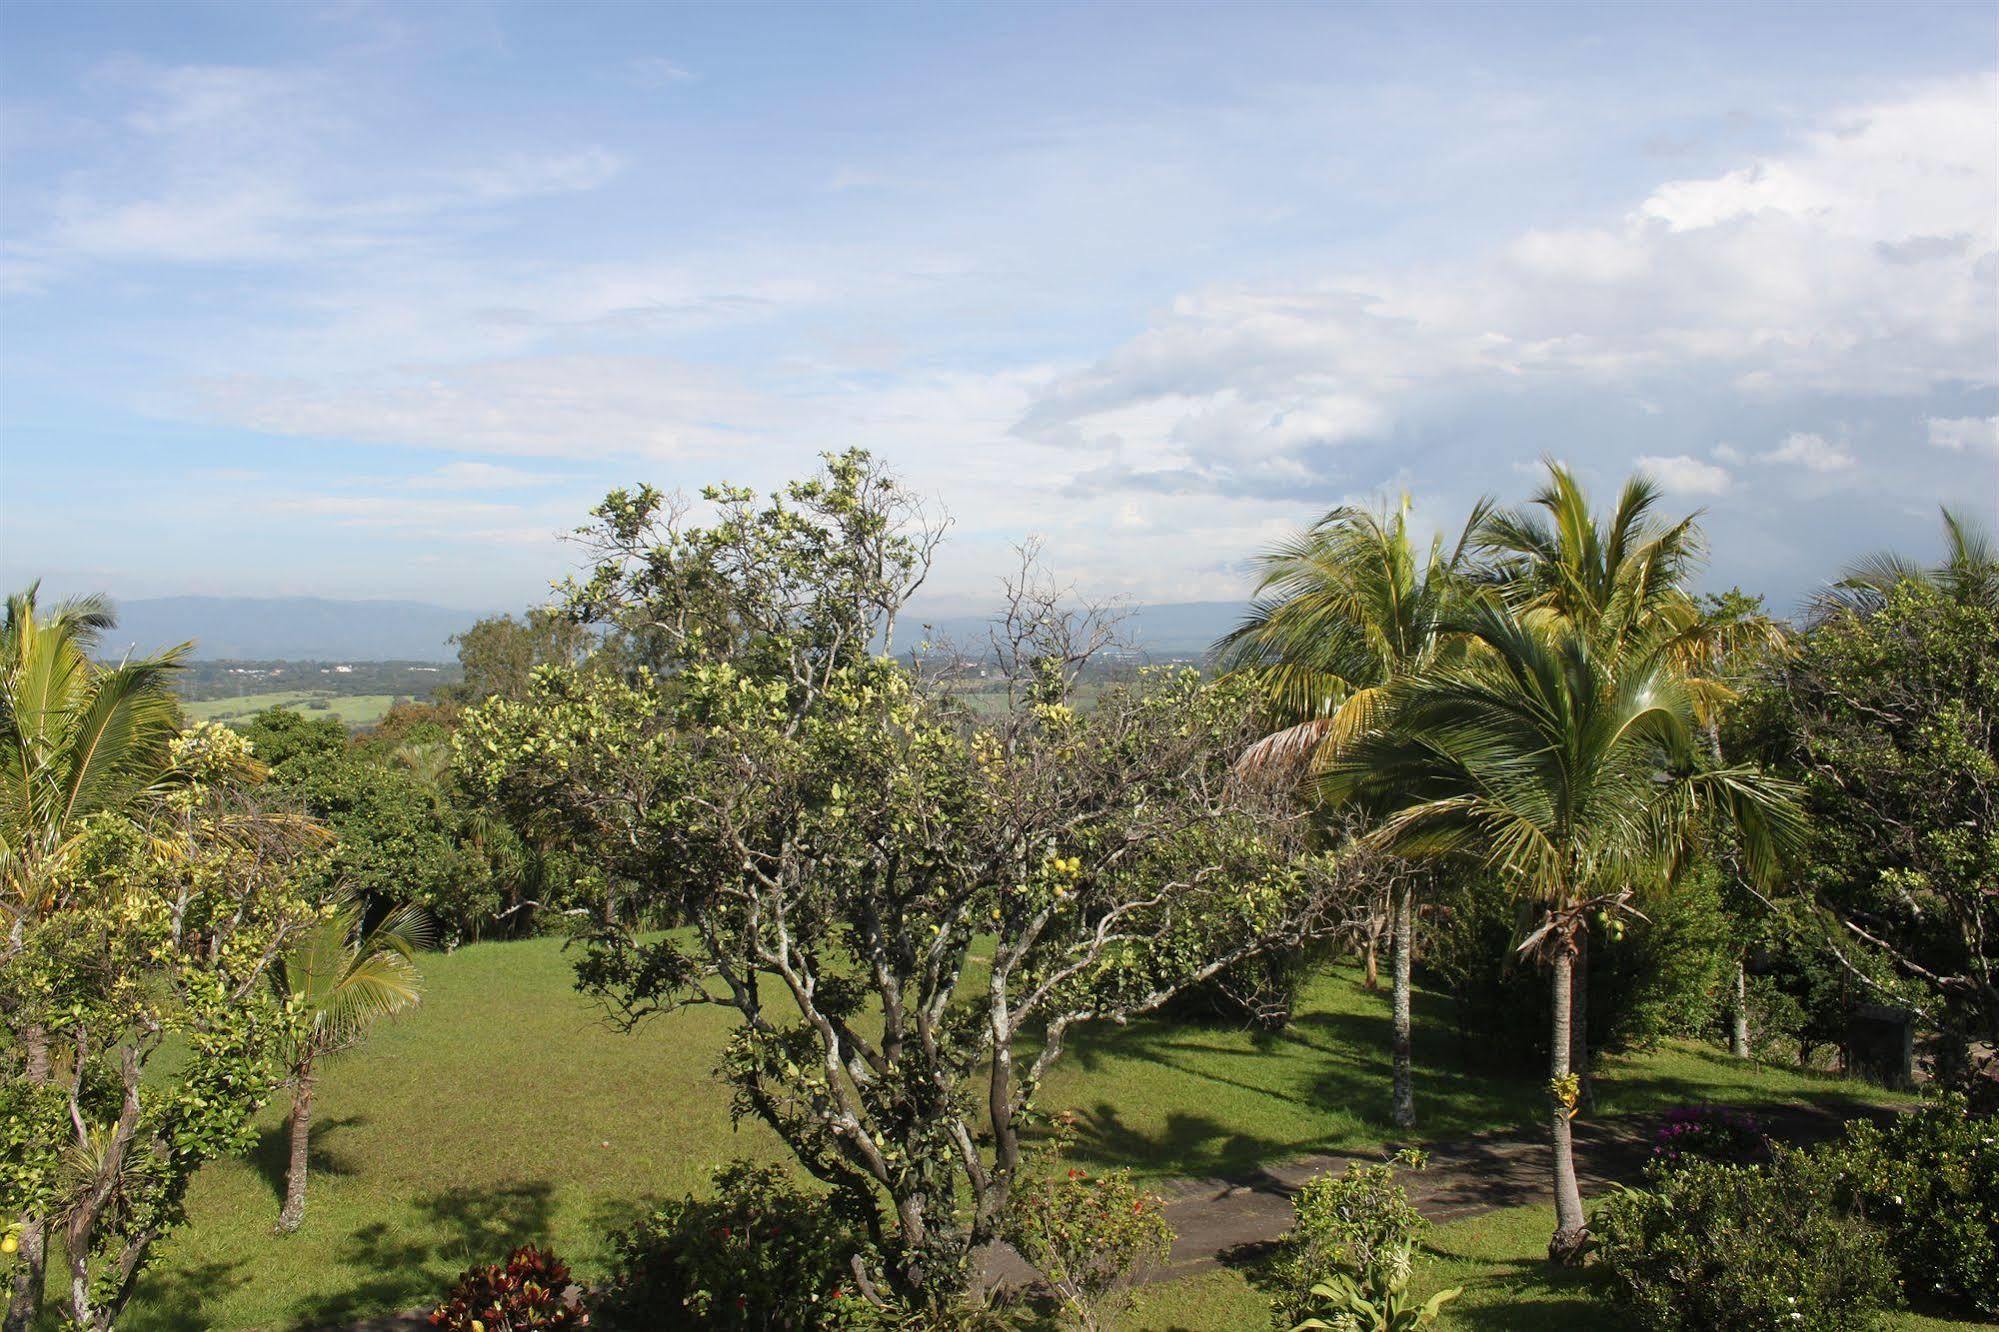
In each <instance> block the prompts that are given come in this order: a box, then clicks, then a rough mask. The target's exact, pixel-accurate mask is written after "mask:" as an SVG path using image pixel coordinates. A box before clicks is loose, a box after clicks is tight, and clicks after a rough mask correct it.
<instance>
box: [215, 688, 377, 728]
mask: <svg viewBox="0 0 1999 1332" xmlns="http://www.w3.org/2000/svg"><path fill="white" fill-rule="evenodd" d="M395 701H396V696H395V695H394V694H335V693H332V692H331V691H329V690H325V689H286V690H279V691H277V692H274V693H268V694H237V695H236V696H234V697H233V698H210V699H204V700H203V701H201V702H199V703H183V704H181V711H183V712H185V713H186V714H187V715H188V716H189V717H191V718H193V719H194V720H195V721H219V722H239V721H248V720H250V718H252V717H254V716H256V715H257V714H258V713H260V712H262V711H264V710H265V709H266V708H291V709H292V710H293V711H296V712H303V713H304V714H305V715H306V716H307V717H309V718H310V717H325V716H331V717H337V718H339V719H340V722H341V724H342V725H344V726H346V727H347V728H348V729H349V730H359V729H360V728H362V727H364V726H373V725H374V724H375V723H376V722H378V721H380V720H382V718H383V717H384V716H386V715H387V714H388V711H389V705H390V704H391V703H393V702H395ZM322 703H323V704H325V706H324V707H321V706H319V705H320V704H322Z"/></svg>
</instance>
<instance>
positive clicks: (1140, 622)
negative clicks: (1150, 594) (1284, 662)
mask: <svg viewBox="0 0 1999 1332" xmlns="http://www.w3.org/2000/svg"><path fill="white" fill-rule="evenodd" d="M1247 609H1248V606H1247V605H1246V604H1245V603H1244V602H1240V601H1178V602H1167V603H1164V604H1162V605H1158V606H1133V607H1130V614H1129V615H1128V616H1127V617H1126V619H1125V621H1124V626H1123V632H1124V636H1125V637H1126V638H1128V639H1130V640H1131V645H1132V647H1133V648H1135V649H1136V650H1138V651H1140V652H1143V653H1145V654H1147V655H1148V656H1152V657H1183V656H1184V657H1199V656H1201V655H1203V654H1204V653H1206V652H1207V650H1208V649H1209V648H1211V647H1213V646H1214V643H1215V640H1216V639H1218V638H1220V637H1221V636H1222V635H1223V634H1226V633H1227V632H1228V631H1229V630H1231V629H1233V628H1235V627H1236V625H1237V624H1238V623H1240V622H1241V620H1242V616H1243V612H1244V611H1245V610H1247ZM917 622H920V623H925V624H928V625H929V626H930V627H931V629H932V630H933V631H934V632H935V633H936V634H937V635H938V637H939V638H941V639H945V640H948V641H950V642H951V643H953V644H955V645H957V646H958V647H960V648H962V649H964V650H966V651H968V652H976V651H977V650H978V649H980V648H981V647H983V646H984V645H985V644H986V642H987V630H988V629H989V628H990V626H991V624H992V621H991V619H990V618H988V617H982V616H976V615H956V616H949V617H946V618H944V619H938V620H933V619H927V618H926V617H924V616H922V615H921V614H911V615H906V616H905V617H904V618H903V622H902V623H903V625H905V626H912V625H913V624H914V623H917ZM913 632H916V630H914V628H913V627H912V628H898V629H897V631H896V641H897V642H898V643H900V644H902V645H903V646H904V647H907V646H908V645H909V643H910V641H911V638H910V635H911V634H912V633H913Z"/></svg>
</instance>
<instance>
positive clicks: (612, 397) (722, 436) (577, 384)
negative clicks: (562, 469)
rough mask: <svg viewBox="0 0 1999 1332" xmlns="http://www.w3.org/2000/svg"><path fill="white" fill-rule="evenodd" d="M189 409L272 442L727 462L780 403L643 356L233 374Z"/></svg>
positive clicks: (200, 391)
mask: <svg viewBox="0 0 1999 1332" xmlns="http://www.w3.org/2000/svg"><path fill="white" fill-rule="evenodd" d="M194 406H195V411H196V412H197V414H199V415H201V416H203V417H204V418H206V419H210V420H216V421H227V422H229V423H231V424H233V425H238V426H243V427H247V428H249V429H252V430H260V431H264V432H267V433H269V434H274V435H294V436H308V437H318V438H329V439H348V440H360V441H365V442H368V443H378V444H405V445H415V446H420V447H424V448H436V449H453V450H457V451H460V452H466V453H491V454H502V455H508V456H514V457H569V458H602V457H627V458H629V457H653V458H672V457H687V456H699V455H704V454H706V455H714V454H728V453H729V452H731V451H733V450H735V449H738V448H740V447H742V446H744V445H746V444H750V443H754V442H755V441H756V440H758V439H759V438H760V437H762V436H764V435H765V434H766V433H767V429H768V427H769V425H770V424H771V423H772V422H773V421H774V420H776V419H779V418H781V417H782V416H783V415H784V411H783V404H782V403H781V402H780V403H773V402H770V401H769V400H767V399H763V398H760V397H759V396H757V395H755V394H753V393H751V392H749V391H748V390H746V389H745V388H744V387H743V386H742V385H741V384H740V383H738V382H736V381H734V380H733V379H730V378H728V377H726V376H724V375H721V374H718V373H716V372H714V371H712V370H706V369H703V368H701V367H697V366H690V365H687V364H685V363H681V362H676V361H670V360H665V359H662V358H655V357H638V356H569V357H534V358H520V359H509V360H492V361H482V362H476V363H473V364H471V365H460V366H438V367H433V368H427V369H415V370H398V371H392V372H385V373H379V374H364V375H354V376H349V377H346V378H343V379H338V380H323V379H322V380H307V379H287V378H274V377H267V376H249V375H239V376H231V377H226V378H215V379H209V380H205V381H202V382H201V383H200V384H198V385H197V386H196V399H195V404H194Z"/></svg>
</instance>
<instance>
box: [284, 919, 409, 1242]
mask: <svg viewBox="0 0 1999 1332" xmlns="http://www.w3.org/2000/svg"><path fill="white" fill-rule="evenodd" d="M430 937H431V927H430V921H429V918H428V917H427V916H426V915H425V914H424V912H423V910H422V908H420V907H410V906H406V907H401V908H398V909H397V910H395V911H392V912H390V913H389V914H388V915H387V916H386V917H385V918H383V920H382V922H381V923H380V924H378V925H376V926H375V928H373V929H372V930H370V929H365V928H364V920H363V912H362V907H361V904H360V902H359V901H358V900H356V899H355V898H354V897H352V896H346V897H342V898H341V899H339V900H338V901H336V902H335V903H334V904H333V906H332V908H331V909H330V910H329V911H328V912H327V914H326V916H325V918H324V919H323V920H321V921H320V922H319V924H318V925H317V926H315V927H314V928H313V929H311V930H309V931H307V932H306V933H304V934H303V935H301V936H300V937H299V939H298V941H297V942H296V943H294V944H293V945H292V947H291V948H290V949H289V950H287V952H286V953H285V955H284V956H283V957H282V958H280V959H279V961H278V964H277V966H276V967H274V968H273V969H272V972H271V982H272V984H273V985H275V986H276V987H277V991H278V993H279V994H280V995H281V996H283V997H285V998H287V999H289V1000H290V1001H291V1002H292V1004H293V1006H294V1011H295V1012H296V1013H297V1014H298V1016H299V1019H300V1022H301V1029H300V1033H299V1035H298V1036H297V1037H296V1038H294V1040H293V1042H292V1045H291V1049H290V1051H289V1054H288V1063H289V1081H290V1083H291V1089H292V1112H291V1119H290V1139H291V1158H290V1161H289V1164H288V1165H287V1166H286V1169H285V1201H284V1206H283V1208H282V1209H281V1210H280V1211H279V1212H278V1227H277V1228H278V1229H279V1230H280V1231H293V1230H297V1229H298V1227H299V1223H300V1222H302V1221H303V1220H305V1186H306V1173H307V1158H308V1150H309V1147H310V1144H311V1141H312V1094H313V1088H314V1080H315V1078H316V1076H317V1068H318V1064H319V1061H320V1060H321V1059H323V1058H325V1057H326V1056H327V1055H329V1054H332V1053H334V1052H336V1051H339V1050H344V1049H347V1048H349V1047H351V1046H353V1045H355V1044H356V1043H358V1042H359V1041H360V1040H361V1039H362V1037H364V1036H365V1035H367V1032H368V1028H369V1027H370V1026H372V1025H373V1024H374V1023H375V1021H376V1020H377V1019H378V1018H383V1017H387V1016H389V1015H390V1014H393V1013H399V1012H402V1011H403V1010H404V1009H407V1008H411V1007H414V1006H415V1005H416V1003H417V1002H418V1000H419V999H420V998H421V997H422V994H423V977H422V976H421V975H420V974H419V973H418V971H417V967H416V954H417V952H418V951H419V950H421V949H423V948H427V947H428V946H429V944H430Z"/></svg>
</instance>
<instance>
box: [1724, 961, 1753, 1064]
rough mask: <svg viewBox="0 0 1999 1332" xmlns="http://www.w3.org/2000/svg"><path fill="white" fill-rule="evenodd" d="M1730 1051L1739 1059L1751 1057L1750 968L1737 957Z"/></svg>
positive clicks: (1729, 1036) (1729, 1035)
mask: <svg viewBox="0 0 1999 1332" xmlns="http://www.w3.org/2000/svg"><path fill="white" fill-rule="evenodd" d="M1729 1016H1730V1021H1729V1032H1728V1052H1729V1053H1730V1054H1732V1055H1734V1056H1735V1057H1736V1058H1737V1059H1747V1058H1749V969H1748V968H1747V967H1746V966H1744V965H1743V962H1742V959H1741V958H1739V957H1738V958H1737V959H1735V1011H1734V1013H1732V1014H1730V1015H1729Z"/></svg>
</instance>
